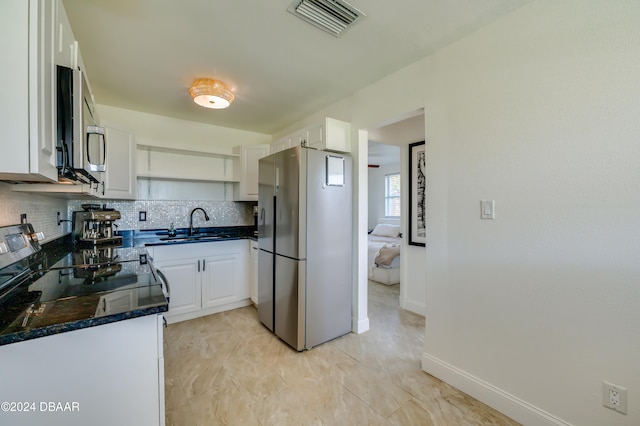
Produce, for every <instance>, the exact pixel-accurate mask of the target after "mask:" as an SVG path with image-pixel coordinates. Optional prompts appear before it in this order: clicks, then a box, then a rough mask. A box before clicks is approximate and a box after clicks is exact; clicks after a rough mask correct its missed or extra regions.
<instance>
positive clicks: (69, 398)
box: [0, 315, 165, 426]
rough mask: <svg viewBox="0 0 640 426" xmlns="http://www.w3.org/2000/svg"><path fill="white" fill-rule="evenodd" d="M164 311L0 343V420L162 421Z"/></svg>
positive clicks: (27, 423) (31, 424) (54, 425)
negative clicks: (5, 404) (20, 340)
mask: <svg viewBox="0 0 640 426" xmlns="http://www.w3.org/2000/svg"><path fill="white" fill-rule="evenodd" d="M162 339H163V330H162V315H148V316H143V317H138V318H132V319H127V320H123V321H117V322H113V323H109V324H104V325H98V326H94V327H88V328H83V329H80V330H74V331H68V332H65V333H59V334H54V335H51V336H45V337H39V338H36V339H32V340H26V341H24V342H17V343H10V344H7V345H3V346H0V359H1V360H2V362H3V368H0V383H1V384H2V385H0V401H6V402H8V403H10V404H11V403H13V406H7V407H6V408H7V410H4V408H5V406H4V405H3V411H2V412H0V424H3V425H21V426H36V425H50V426H85V425H94V426H112V425H148V426H157V425H164V424H165V413H164V406H165V404H164V397H165V395H164V354H163V347H162Z"/></svg>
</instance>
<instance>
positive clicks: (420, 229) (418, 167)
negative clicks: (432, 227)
mask: <svg viewBox="0 0 640 426" xmlns="http://www.w3.org/2000/svg"><path fill="white" fill-rule="evenodd" d="M424 147H425V145H424V141H422V142H415V143H412V144H409V229H408V231H409V232H407V233H408V234H409V240H408V243H409V244H410V245H412V246H421V247H424V246H425V244H426V242H427V227H426V211H425V207H426V205H425V202H426V195H427V194H426V191H427V176H426V170H425V165H426V155H425V149H424Z"/></svg>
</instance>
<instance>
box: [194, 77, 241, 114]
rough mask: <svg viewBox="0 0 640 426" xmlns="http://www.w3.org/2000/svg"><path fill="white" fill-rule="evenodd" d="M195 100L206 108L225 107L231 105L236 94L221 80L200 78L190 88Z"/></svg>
mask: <svg viewBox="0 0 640 426" xmlns="http://www.w3.org/2000/svg"><path fill="white" fill-rule="evenodd" d="M189 94H190V95H191V97H192V98H193V101H194V102H195V103H197V104H198V105H200V106H203V107H205V108H213V109H223V108H226V107H228V106H229V105H231V102H233V100H234V99H235V96H234V95H233V93H232V92H231V90H229V89H228V88H227V85H226V84H224V83H223V82H221V81H220V80H214V79H212V78H199V79H197V80H196V81H194V82H193V84H192V85H191V87H190V88H189Z"/></svg>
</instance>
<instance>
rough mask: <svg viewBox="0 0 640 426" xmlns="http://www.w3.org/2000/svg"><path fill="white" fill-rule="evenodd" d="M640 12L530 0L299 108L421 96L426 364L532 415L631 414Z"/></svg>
mask: <svg viewBox="0 0 640 426" xmlns="http://www.w3.org/2000/svg"><path fill="white" fill-rule="evenodd" d="M638 22H640V2H637V1H635V0H626V1H624V0H619V1H613V0H612V1H601V0H565V1H562V2H558V1H556V0H538V1H536V2H533V3H531V4H529V5H527V6H525V7H523V8H522V9H519V10H517V11H515V12H514V13H512V14H510V15H508V16H506V17H504V18H502V19H500V20H499V21H497V22H495V23H493V24H490V25H489V26H487V27H486V28H484V29H482V30H480V31H478V32H476V33H475V34H472V35H471V36H469V37H467V38H466V39H464V40H462V41H460V42H457V43H455V44H454V45H451V46H450V47H448V48H445V49H443V50H441V51H440V52H438V53H437V54H435V55H433V56H431V57H428V58H425V59H423V60H422V61H419V62H417V63H416V64H414V65H412V66H410V67H407V68H405V69H403V70H401V71H399V72H398V73H395V74H393V75H390V76H388V77H387V78H385V79H384V80H382V81H379V82H378V83H375V84H373V85H372V86H370V87H368V88H366V89H364V90H362V91H360V92H358V93H356V94H355V95H354V96H353V97H351V98H349V99H345V100H343V101H341V102H340V103H338V104H336V105H334V106H332V107H331V108H327V109H325V110H323V111H319V112H318V113H317V115H316V116H314V117H309V118H307V119H306V120H305V121H306V122H309V121H313V120H314V119H315V118H316V117H317V116H323V115H329V116H333V117H336V118H339V119H343V120H346V121H351V122H352V123H353V125H354V127H355V128H356V129H358V128H359V129H366V128H369V127H371V126H372V125H375V124H376V123H380V122H382V121H384V120H385V119H388V118H390V117H395V116H398V115H401V114H402V113H404V112H406V111H412V110H415V109H418V108H420V107H424V108H425V127H426V141H427V147H426V149H427V173H428V175H427V179H428V188H429V190H428V192H427V221H428V222H427V232H428V239H427V247H426V261H427V269H426V318H427V324H428V325H427V328H426V332H425V333H426V334H425V336H426V339H425V352H424V355H423V368H424V369H425V370H427V371H429V372H431V373H433V374H435V375H437V376H440V377H442V378H444V379H445V380H446V381H448V382H450V383H452V384H454V385H455V386H458V387H459V388H461V389H462V390H464V391H467V392H468V393H470V394H472V395H475V396H477V397H478V398H479V399H481V400H483V401H485V402H487V403H488V404H490V405H493V406H495V407H497V408H499V409H500V410H502V411H503V412H505V413H506V414H508V415H510V416H512V417H514V418H515V419H516V420H519V421H520V422H522V423H524V424H527V425H529V424H531V425H536V424H540V425H542V424H567V423H568V424H575V425H594V426H596V425H597V426H600V425H613V424H615V425H622V426H627V425H629V426H630V425H637V424H640V391H639V390H640V364H639V363H638V360H640V338H639V336H640V309H639V307H640V291H638V276H640V261H639V257H638V253H640V191H639V189H640V187H639V182H640V167H639V166H638V164H639V163H638V161H639V158H640V120H638V117H640V72H638V71H639V70H640V55H639V54H638V52H640V26H638ZM379 93H385V103H384V104H381V103H380V102H376V99H377V97H378V95H379ZM298 124H299V123H298ZM292 127H299V125H296V126H292ZM285 132H286V130H285ZM356 132H357V130H356ZM357 149H358V150H360V151H364V152H366V145H364V144H362V143H360V144H358V145H357ZM354 156H355V157H356V158H358V156H359V153H358V152H356V153H354ZM359 170H360V171H361V172H362V170H361V168H360V169H359ZM360 181H361V180H360ZM359 191H360V189H359V188H356V193H359ZM365 198H366V195H365ZM482 199H493V200H496V219H495V220H494V221H487V220H481V219H480V214H479V204H480V200H482ZM357 217H358V218H359V220H360V221H362V220H363V219H364V220H365V221H366V218H362V216H361V215H359V216H357ZM363 228H364V227H363V226H360V227H359V228H358V229H359V232H360V235H359V241H358V243H359V247H360V250H362V247H363V240H364V238H365V236H364V235H362V232H363ZM359 289H360V290H361V289H362V287H361V286H360V285H359ZM360 296H361V297H364V298H365V299H366V296H362V293H361V294H360ZM603 380H607V381H610V382H613V383H616V384H618V385H621V386H624V387H626V388H628V389H629V394H628V397H629V400H628V407H629V412H628V414H627V415H626V416H625V415H621V414H619V413H616V412H613V411H611V410H609V409H607V408H604V407H602V404H601V401H602V395H601V393H602V388H601V386H602V381H603Z"/></svg>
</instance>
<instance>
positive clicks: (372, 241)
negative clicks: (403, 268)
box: [367, 234, 401, 285]
mask: <svg viewBox="0 0 640 426" xmlns="http://www.w3.org/2000/svg"><path fill="white" fill-rule="evenodd" d="M400 242H401V238H392V237H383V236H379V235H371V234H370V235H369V246H368V251H367V265H368V276H369V279H370V280H373V281H377V282H380V283H382V284H386V285H393V284H398V283H399V282H400V256H397V257H396V258H395V259H393V261H392V262H391V264H390V265H389V266H378V265H376V263H375V259H376V257H377V256H378V254H379V253H380V249H381V248H382V247H384V246H387V247H391V246H400Z"/></svg>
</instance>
